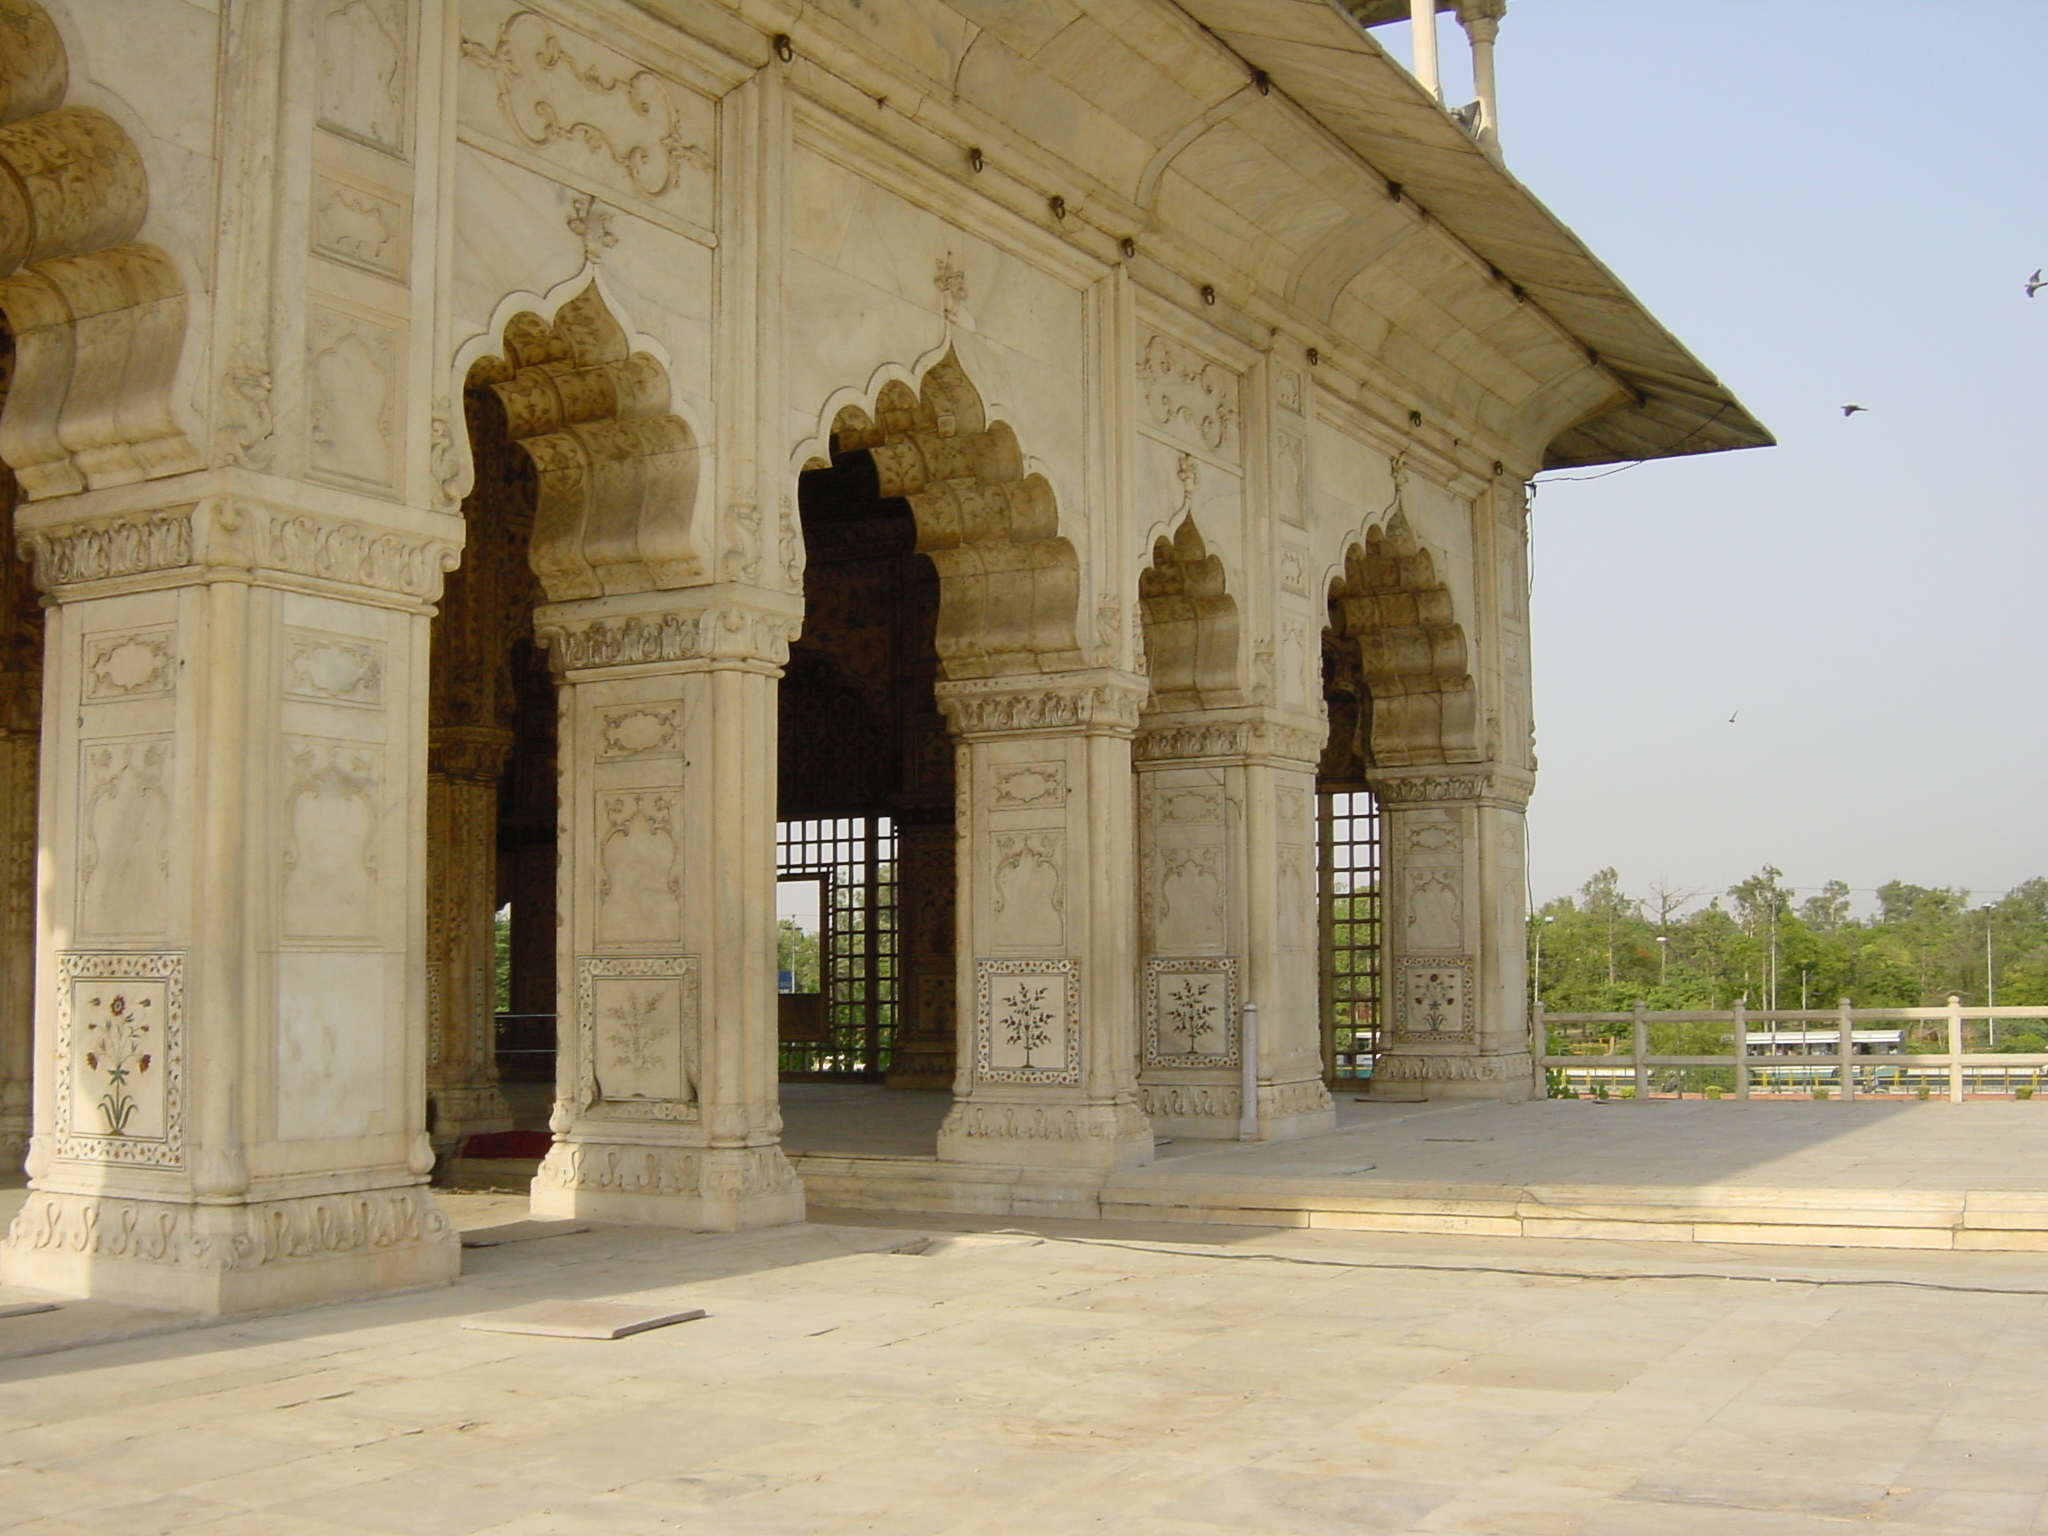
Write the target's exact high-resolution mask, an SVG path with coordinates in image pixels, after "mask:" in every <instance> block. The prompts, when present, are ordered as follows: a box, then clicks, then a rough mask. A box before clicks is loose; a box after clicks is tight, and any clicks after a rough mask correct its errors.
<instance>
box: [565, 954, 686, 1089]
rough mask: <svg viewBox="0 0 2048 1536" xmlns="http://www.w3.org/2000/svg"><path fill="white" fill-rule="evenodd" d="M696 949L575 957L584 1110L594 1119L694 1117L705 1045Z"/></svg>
mask: <svg viewBox="0 0 2048 1536" xmlns="http://www.w3.org/2000/svg"><path fill="white" fill-rule="evenodd" d="M697 977H698V962H697V957H696V956H695V955H662V956H649V957H645V958H638V959H626V958H621V957H618V956H602V955H585V956H582V957H580V958H579V959H578V960H577V962H576V1027H577V1031H578V1038H579V1047H580V1048H579V1052H578V1055H579V1060H580V1076H579V1079H578V1093H579V1101H578V1108H579V1110H580V1112H581V1113H582V1114H583V1115H584V1116H586V1117H587V1118H590V1119H596V1120H694V1119H696V1118H697V1113H698V1109H697V1083H698V1052H699V1031H700V1021H699V1005H698V979H697Z"/></svg>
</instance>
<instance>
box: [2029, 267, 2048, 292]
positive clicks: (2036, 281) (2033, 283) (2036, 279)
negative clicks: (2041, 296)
mask: <svg viewBox="0 0 2048 1536" xmlns="http://www.w3.org/2000/svg"><path fill="white" fill-rule="evenodd" d="M2043 288H2048V283H2044V282H2043V281H2041V269H2040V268H2039V267H2036V268H2034V275H2033V276H2032V277H2030V278H2028V279H2027V297H2028V298H2030V299H2031V298H2032V297H2033V296H2034V295H2035V294H2037V293H2039V292H2040V291H2041V290H2042V289H2043Z"/></svg>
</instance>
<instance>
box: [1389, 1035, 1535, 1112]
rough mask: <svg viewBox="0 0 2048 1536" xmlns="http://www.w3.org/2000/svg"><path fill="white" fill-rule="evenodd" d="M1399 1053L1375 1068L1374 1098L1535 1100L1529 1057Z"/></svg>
mask: <svg viewBox="0 0 2048 1536" xmlns="http://www.w3.org/2000/svg"><path fill="white" fill-rule="evenodd" d="M1396 1052H1398V1047H1397V1048H1396ZM1396 1052H1385V1053H1382V1054H1381V1055H1380V1057H1379V1058H1378V1060H1376V1061H1375V1062H1374V1063H1373V1067H1372V1085H1371V1087H1370V1088H1369V1089H1368V1090H1367V1092H1368V1093H1369V1094H1370V1096H1371V1097H1373V1098H1375V1099H1385V1100H1387V1101H1389V1102H1392V1103H1396V1104H1416V1103H1421V1102H1423V1101H1425V1100H1427V1101H1430V1102H1435V1101H1437V1100H1440V1099H1455V1100H1467V1101H1471V1102H1475V1103H1492V1104H1519V1103H1521V1102H1522V1101H1523V1100H1524V1099H1528V1098H1532V1097H1534V1095H1535V1083H1534V1073H1535V1070H1536V1068H1535V1062H1534V1058H1532V1057H1531V1056H1530V1055H1529V1053H1528V1052H1527V1051H1515V1052H1510V1053H1506V1054H1503V1055H1498V1056H1448V1055H1446V1056H1425V1055H1421V1054H1419V1053H1417V1054H1409V1053H1406V1052H1398V1054H1397V1053H1396Z"/></svg>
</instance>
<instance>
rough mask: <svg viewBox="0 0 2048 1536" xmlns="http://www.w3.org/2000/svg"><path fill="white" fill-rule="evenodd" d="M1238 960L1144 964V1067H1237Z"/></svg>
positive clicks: (1217, 958) (1156, 958)
mask: <svg viewBox="0 0 2048 1536" xmlns="http://www.w3.org/2000/svg"><path fill="white" fill-rule="evenodd" d="M1237 1042H1238V1028H1237V961H1236V959H1235V958H1233V957H1229V956H1206V955H1205V956H1200V957H1195V958H1164V957H1161V956H1157V955H1154V956H1148V957H1147V959H1146V961H1145V1065H1146V1066H1148V1067H1234V1066H1236V1065H1237V1064H1238V1044H1237Z"/></svg>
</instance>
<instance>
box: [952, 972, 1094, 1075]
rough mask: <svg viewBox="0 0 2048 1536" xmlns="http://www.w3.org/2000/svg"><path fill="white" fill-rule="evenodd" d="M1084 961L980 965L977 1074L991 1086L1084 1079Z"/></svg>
mask: <svg viewBox="0 0 2048 1536" xmlns="http://www.w3.org/2000/svg"><path fill="white" fill-rule="evenodd" d="M1080 970H1081V967H1080V962H1079V961H1077V960H1070V959H1062V960H980V959H978V960H976V961H975V962H974V1004H975V1008H974V1012H975V1021H974V1075H975V1076H976V1077H978V1078H980V1079H981V1081H983V1082H985V1083H1078V1082H1080V1081H1081V1015H1080Z"/></svg>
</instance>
